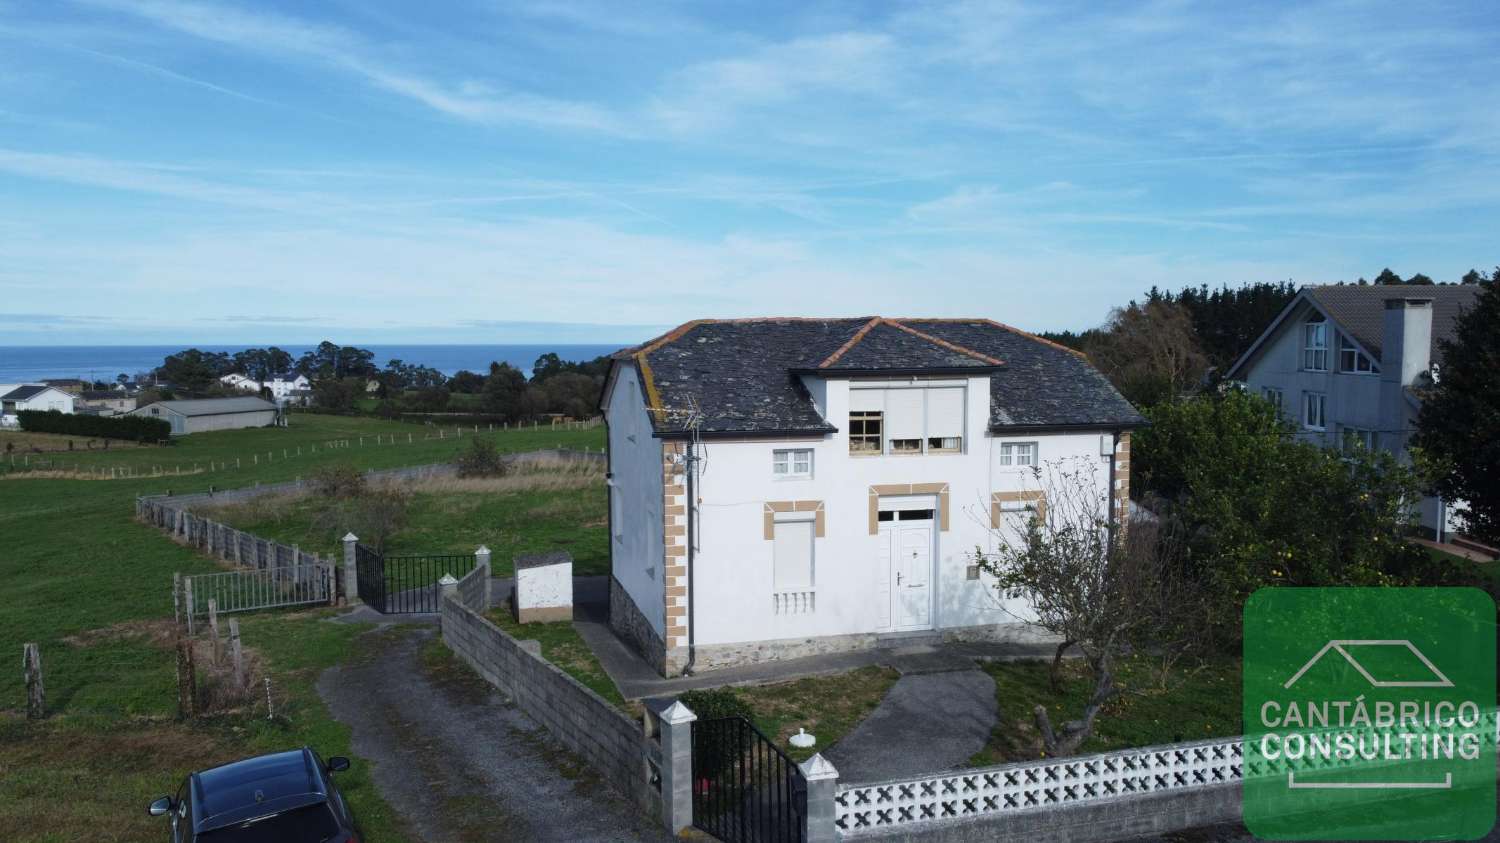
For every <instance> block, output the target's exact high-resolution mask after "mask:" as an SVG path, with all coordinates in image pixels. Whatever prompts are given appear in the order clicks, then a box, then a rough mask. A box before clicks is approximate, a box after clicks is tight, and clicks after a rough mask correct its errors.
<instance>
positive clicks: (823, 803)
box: [798, 752, 839, 843]
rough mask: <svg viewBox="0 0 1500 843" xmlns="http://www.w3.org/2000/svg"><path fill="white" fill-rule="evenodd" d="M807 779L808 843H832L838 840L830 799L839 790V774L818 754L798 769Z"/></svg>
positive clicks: (831, 799) (831, 800)
mask: <svg viewBox="0 0 1500 843" xmlns="http://www.w3.org/2000/svg"><path fill="white" fill-rule="evenodd" d="M798 766H799V767H800V768H801V769H802V777H803V778H805V779H807V815H806V816H807V837H806V838H805V839H806V841H807V843H834V841H836V840H838V839H839V831H838V827H837V826H835V825H834V807H833V797H834V795H835V794H836V792H837V791H838V787H839V771H838V770H837V769H835V768H834V766H833V765H832V764H830V763H828V759H827V758H824V757H823V754H822V753H821V752H820V753H818V754H817V755H814V756H813V757H811V758H809V759H807V760H806V761H803V762H802V763H801V764H800V765H798Z"/></svg>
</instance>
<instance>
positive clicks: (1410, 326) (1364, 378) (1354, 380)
mask: <svg viewBox="0 0 1500 843" xmlns="http://www.w3.org/2000/svg"><path fill="white" fill-rule="evenodd" d="M1478 296H1479V288H1478V287H1475V286H1472V285H1466V286H1447V285H1444V286H1431V287H1428V286H1422V287H1412V286H1385V285H1379V286H1373V285H1372V286H1362V285H1330V286H1321V287H1304V288H1302V290H1301V291H1299V292H1298V293H1297V295H1296V297H1295V298H1293V299H1292V301H1291V302H1290V303H1288V304H1287V306H1286V307H1285V308H1284V309H1283V310H1282V311H1281V313H1280V314H1278V315H1277V317H1276V318H1275V319H1274V320H1273V321H1272V322H1271V324H1270V326H1268V327H1267V328H1266V330H1265V331H1264V332H1263V333H1262V334H1261V335H1260V338H1259V339H1257V340H1256V341H1255V343H1254V344H1253V345H1251V346H1250V349H1249V350H1248V351H1246V352H1245V354H1244V356H1242V357H1241V358H1240V359H1239V360H1238V361H1236V362H1235V364H1234V366H1233V367H1232V368H1231V369H1230V370H1229V373H1228V377H1229V378H1230V379H1232V380H1237V381H1242V382H1243V383H1244V384H1245V386H1246V388H1248V389H1249V390H1251V391H1252V392H1254V393H1256V394H1258V395H1263V396H1265V397H1266V398H1268V399H1270V400H1271V401H1272V402H1274V403H1275V404H1276V405H1277V406H1278V407H1280V408H1281V410H1282V412H1283V413H1285V414H1286V415H1287V416H1288V417H1289V418H1290V419H1291V420H1292V421H1293V422H1294V423H1295V424H1296V425H1297V427H1298V429H1299V435H1301V436H1303V437H1305V438H1307V439H1309V440H1311V441H1314V442H1316V443H1318V444H1319V445H1323V446H1325V447H1330V448H1349V447H1363V448H1384V449H1386V450H1388V451H1390V452H1392V453H1393V454H1395V455H1397V456H1398V457H1401V458H1403V459H1405V458H1407V456H1408V454H1407V443H1408V441H1409V440H1410V439H1411V436H1412V433H1413V432H1414V431H1413V429H1414V428H1415V426H1416V419H1417V412H1418V410H1419V409H1420V408H1421V405H1422V391H1423V388H1424V387H1427V386H1431V385H1432V383H1433V382H1434V381H1435V380H1436V379H1437V378H1439V377H1441V376H1442V375H1441V371H1442V348H1441V346H1440V345H1439V341H1440V340H1442V339H1451V338H1452V337H1453V335H1454V326H1455V323H1456V322H1457V320H1458V316H1459V314H1460V313H1462V312H1463V311H1464V310H1465V309H1466V308H1468V307H1471V306H1473V304H1474V301H1475V299H1477V298H1478ZM1452 509H1453V508H1452V506H1451V505H1450V504H1448V503H1445V502H1444V501H1442V500H1440V499H1438V498H1428V499H1426V500H1425V501H1423V503H1422V506H1421V512H1420V520H1421V524H1422V527H1423V528H1424V529H1425V530H1427V531H1429V532H1431V533H1432V534H1433V535H1435V536H1437V537H1439V538H1446V537H1447V535H1448V534H1449V533H1451V532H1453V531H1455V530H1458V529H1460V528H1461V526H1462V525H1460V524H1459V523H1457V519H1456V518H1455V517H1454V516H1453V514H1452Z"/></svg>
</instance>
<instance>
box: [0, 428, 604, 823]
mask: <svg viewBox="0 0 1500 843" xmlns="http://www.w3.org/2000/svg"><path fill="white" fill-rule="evenodd" d="M422 432H424V428H420V427H415V426H412V425H405V424H400V423H394V422H383V421H379V420H374V419H366V418H353V417H335V416H315V415H305V416H304V415H298V416H294V417H293V419H292V426H291V427H289V428H285V429H263V430H243V431H223V432H217V433H205V434H195V435H193V436H190V437H187V438H185V439H183V440H182V441H181V442H179V443H178V444H177V445H175V446H172V447H169V448H139V449H135V448H131V449H125V450H119V451H116V450H114V449H111V451H109V452H92V453H81V454H74V455H69V456H68V457H67V458H68V459H69V460H74V461H77V462H78V463H79V464H80V467H81V468H87V467H89V466H97V465H103V466H110V465H115V466H124V465H129V466H134V467H136V468H138V469H139V468H141V467H143V466H144V467H146V468H147V469H148V470H149V467H150V466H151V465H153V464H161V463H164V462H165V461H166V459H165V458H166V455H170V456H171V457H172V458H175V459H176V460H177V461H178V462H179V463H188V464H191V463H192V462H194V461H196V462H198V463H200V464H203V463H208V462H215V463H229V464H231V465H232V463H233V460H234V458H235V457H236V456H242V457H243V456H244V455H248V454H250V453H255V452H259V453H271V452H275V453H276V454H277V455H278V456H277V458H275V459H273V460H272V461H271V462H270V463H269V464H266V463H265V462H264V461H262V462H261V463H260V464H259V465H256V466H255V467H253V468H244V467H242V468H241V469H239V470H234V469H232V468H231V469H228V470H225V471H220V472H215V473H213V474H207V473H203V474H198V475H192V476H182V477H176V476H172V477H158V478H139V479H130V480H63V479H47V478H34V477H29V476H27V475H20V474H18V475H9V476H7V477H4V478H0V534H3V535H5V537H6V538H5V550H4V552H3V553H0V589H3V593H5V595H6V598H7V599H6V601H5V603H4V606H3V608H0V650H3V651H4V652H8V653H10V654H11V655H10V656H9V657H8V658H14V659H16V660H17V662H18V661H19V653H20V648H21V644H22V643H23V642H27V641H35V642H38V643H39V644H40V645H41V651H42V659H43V664H44V666H45V671H46V687H47V701H48V711H49V717H48V719H47V720H45V721H42V722H41V723H28V722H26V721H24V720H22V719H21V718H20V716H19V713H18V712H19V710H20V709H21V707H22V706H23V705H24V689H23V687H22V681H21V675H20V671H19V670H6V671H0V840H6V841H71V840H77V839H79V836H80V835H79V832H80V830H81V829H89V832H88V837H89V839H91V840H102V841H109V840H118V841H127V840H128V841H136V840H149V839H160V838H161V837H162V836H163V835H164V833H165V829H164V827H163V825H162V823H161V822H160V821H159V820H156V819H153V818H150V817H147V816H146V813H145V811H144V806H145V804H146V802H148V801H149V800H150V799H152V798H154V797H156V796H158V795H161V794H164V793H168V792H170V791H172V790H173V789H174V787H175V784H176V782H177V780H178V779H179V777H180V776H181V775H182V774H183V773H185V772H186V771H187V770H189V769H193V768H199V767H203V766H207V765H209V764H212V763H215V762H218V761H222V760H226V759H229V758H233V757H237V756H240V755H244V754H249V753H254V752H258V751H264V750H269V749H274V748H285V747H290V746H297V745H300V744H303V743H307V744H311V745H313V746H315V747H316V748H317V749H318V750H319V751H321V752H322V753H323V754H325V755H333V754H345V755H347V754H350V752H349V734H348V730H347V729H345V728H344V727H343V726H341V725H339V724H338V723H336V722H335V721H333V720H332V719H331V718H330V717H329V715H328V712H327V711H326V709H325V708H324V707H323V705H322V703H321V702H320V701H319V699H318V698H317V696H316V694H315V693H314V692H313V688H312V683H313V681H314V680H315V678H316V676H317V675H318V673H320V672H321V670H322V669H323V668H325V667H327V666H329V665H331V664H334V663H337V662H338V661H340V660H344V659H347V658H349V656H350V654H351V652H352V649H353V648H352V646H351V642H352V639H353V637H354V636H355V635H356V634H358V633H359V632H360V630H359V629H358V628H357V627H350V626H345V625H341V624H331V623H326V622H325V621H324V616H325V615H326V611H314V612H300V613H294V614H288V613H267V614H262V615H258V616H246V617H243V618H242V621H241V623H242V630H243V638H244V641H245V644H246V646H247V647H250V648H253V649H254V650H255V651H256V652H257V654H258V656H259V657H260V658H261V659H262V660H263V662H264V664H265V666H266V670H267V672H268V674H269V675H270V677H271V679H272V682H273V686H274V693H275V694H276V696H277V698H278V699H279V700H280V701H281V702H280V703H278V711H277V714H278V717H277V719H276V720H274V721H267V720H265V719H264V710H263V709H262V710H261V712H260V713H259V715H256V714H255V713H254V712H252V711H246V712H241V713H239V714H229V715H224V716H219V717H213V718H204V719H202V720H200V721H199V722H196V723H193V724H187V725H184V724H178V723H176V722H175V720H174V713H175V698H176V696H175V683H174V679H173V675H174V674H173V657H172V654H171V652H170V648H169V647H167V646H165V645H164V640H163V639H164V636H163V634H162V632H161V627H162V620H163V619H164V618H169V617H170V615H171V594H170V584H171V580H172V573H173V572H176V571H181V572H184V573H193V572H208V571H211V570H214V564H213V563H212V562H210V561H209V560H208V559H206V558H204V557H202V556H200V555H198V554H196V553H194V552H192V551H190V550H188V549H187V548H184V547H181V546H179V545H177V544H174V543H173V542H172V541H170V540H169V539H167V538H166V537H165V535H163V534H162V533H161V532H160V531H158V530H155V529H153V528H150V527H147V526H145V525H141V524H137V523H136V522H135V521H134V520H133V518H132V515H133V511H134V510H133V504H132V502H133V499H134V497H135V496H136V495H138V494H156V493H162V492H165V491H167V490H168V489H172V490H174V491H181V492H188V491H197V490H199V489H203V488H205V487H206V486H207V485H209V484H210V483H212V484H214V485H217V486H219V487H221V488H224V487H231V486H243V485H250V484H253V483H255V482H262V483H269V482H277V481H283V480H290V479H293V478H295V477H297V476H299V475H301V474H305V473H307V472H309V471H311V470H312V469H313V468H315V467H316V466H318V465H321V464H325V463H331V462H336V461H353V462H355V463H356V464H357V465H359V466H360V467H362V468H386V467H393V466H398V465H412V464H419V463H429V462H440V461H446V460H448V459H451V458H452V457H453V456H454V455H455V454H456V453H457V451H458V449H459V448H461V447H464V446H465V445H466V444H467V438H465V439H454V438H452V437H451V435H450V436H448V437H446V438H444V439H441V440H439V439H430V440H423V439H421V438H420V435H421V433H422ZM408 433H415V434H417V435H416V436H414V437H413V442H412V443H410V444H407V443H406V442H405V441H404V440H405V437H406V434H408ZM393 435H394V436H395V437H396V444H385V445H378V446H377V445H375V444H374V440H375V437H376V436H379V437H381V439H382V441H384V442H389V441H390V437H391V436H393ZM360 437H364V438H365V441H366V444H365V445H364V446H362V447H361V446H359V445H358V444H351V446H350V447H349V448H342V449H337V450H326V449H324V448H322V447H321V443H325V442H328V441H332V440H335V439H345V440H350V441H351V443H358V442H359V440H360ZM466 437H467V434H466ZM494 438H495V441H496V442H497V443H498V444H499V446H500V448H501V449H503V450H505V451H525V450H533V449H536V448H545V447H555V446H557V445H559V444H561V445H564V446H569V447H578V448H582V447H584V446H589V447H591V448H595V449H597V448H599V447H601V445H602V444H603V431H602V429H599V428H594V429H591V430H569V431H565V430H546V429H544V430H540V431H507V432H504V433H496V434H494ZM315 445H318V446H320V447H319V450H318V452H317V453H313V452H312V448H313V446H315ZM299 446H300V447H302V448H303V456H301V457H289V458H287V459H285V460H283V459H280V458H279V454H280V452H281V449H283V448H285V449H287V451H288V453H294V452H295V449H296V448H297V447H299ZM341 785H342V787H343V788H344V793H345V795H346V796H347V798H348V799H349V801H350V803H351V804H352V805H353V807H354V810H355V811H356V812H357V813H358V814H359V816H360V817H361V820H362V822H363V823H364V824H365V827H366V831H367V838H368V839H369V840H372V841H376V843H380V841H399V840H404V839H406V837H405V836H404V834H403V833H402V830H401V828H400V826H399V822H398V821H397V820H396V818H395V817H393V816H392V814H391V812H390V810H389V808H388V807H387V806H386V805H385V804H384V802H383V800H381V798H380V796H379V794H378V793H377V792H376V791H375V789H374V787H373V785H372V783H371V781H370V778H369V770H368V767H367V766H366V765H365V764H364V763H363V762H361V761H360V760H359V759H357V758H356V759H355V764H354V768H353V769H352V770H351V771H350V772H349V773H347V774H345V776H344V777H343V778H342V779H341ZM59 794H67V798H59Z"/></svg>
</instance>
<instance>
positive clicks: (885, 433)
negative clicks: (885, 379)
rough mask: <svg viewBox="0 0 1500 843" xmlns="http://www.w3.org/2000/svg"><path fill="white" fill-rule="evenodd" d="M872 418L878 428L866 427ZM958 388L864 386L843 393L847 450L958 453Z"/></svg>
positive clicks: (961, 414) (961, 401)
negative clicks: (846, 406)
mask: <svg viewBox="0 0 1500 843" xmlns="http://www.w3.org/2000/svg"><path fill="white" fill-rule="evenodd" d="M872 419H874V420H875V421H876V424H877V425H878V429H877V430H876V431H874V432H872V431H871V430H870V422H871V420H872ZM963 437H964V387H962V386H920V385H919V386H901V387H893V386H879V387H875V386H864V387H855V388H852V389H850V391H849V452H850V453H853V454H894V455H915V454H957V453H962V452H963V442H964V439H963Z"/></svg>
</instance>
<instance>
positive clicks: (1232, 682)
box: [970, 659, 1240, 766]
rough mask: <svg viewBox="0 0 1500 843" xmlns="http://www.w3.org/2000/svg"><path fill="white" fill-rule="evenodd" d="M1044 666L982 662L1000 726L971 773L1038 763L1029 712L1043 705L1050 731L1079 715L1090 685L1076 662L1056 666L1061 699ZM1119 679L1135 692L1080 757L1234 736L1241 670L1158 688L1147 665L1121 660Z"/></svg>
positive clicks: (1203, 671) (1109, 710)
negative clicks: (991, 767) (1060, 669)
mask: <svg viewBox="0 0 1500 843" xmlns="http://www.w3.org/2000/svg"><path fill="white" fill-rule="evenodd" d="M1049 667H1050V664H1049V663H1047V662H1039V661H1019V662H986V663H985V665H984V669H985V670H986V671H987V672H988V673H989V674H990V675H991V676H993V677H994V678H995V695H996V698H997V700H998V701H999V706H1000V722H999V725H997V726H996V727H995V731H994V733H993V734H992V735H991V736H990V742H989V745H988V746H986V747H985V748H984V750H983V751H981V752H980V753H979V754H978V755H976V756H974V758H972V759H970V763H971V764H973V765H975V766H982V765H988V764H1000V763H1003V762H1006V761H1030V760H1034V759H1037V758H1041V757H1043V752H1042V744H1041V738H1040V737H1039V736H1038V734H1037V731H1036V726H1035V724H1034V721H1033V720H1032V715H1031V712H1032V709H1033V708H1035V707H1036V706H1037V705H1045V706H1046V707H1047V710H1048V714H1049V715H1050V716H1051V718H1052V722H1053V723H1054V724H1061V723H1063V722H1066V721H1067V720H1071V719H1074V718H1076V717H1077V716H1078V715H1079V714H1080V713H1082V711H1083V704H1084V702H1085V700H1087V699H1088V696H1089V692H1090V691H1091V690H1092V684H1091V683H1090V682H1089V680H1088V678H1087V676H1086V673H1085V668H1084V665H1083V664H1082V663H1080V662H1079V661H1078V660H1076V659H1074V660H1069V661H1066V662H1064V663H1063V683H1062V693H1060V694H1059V693H1054V692H1053V691H1052V688H1051V686H1050V684H1049V682H1048V676H1047V674H1048V669H1049ZM1118 673H1119V675H1120V676H1121V677H1122V678H1123V679H1124V680H1125V681H1126V682H1127V683H1128V684H1130V685H1131V686H1132V687H1136V688H1137V690H1136V691H1133V692H1131V693H1127V694H1122V695H1120V696H1117V697H1115V698H1114V699H1113V700H1111V701H1110V702H1109V703H1108V704H1107V705H1105V707H1104V710H1103V711H1102V712H1101V713H1100V715H1099V718H1098V719H1097V720H1096V721H1095V726H1094V734H1093V736H1091V737H1090V738H1089V739H1088V740H1087V741H1085V742H1084V744H1083V746H1082V747H1081V748H1080V749H1079V752H1081V753H1088V752H1103V751H1105V750H1110V749H1119V748H1121V747H1130V746H1151V745H1153V744H1163V743H1175V742H1178V741H1192V740H1203V739H1205V738H1218V737H1229V736H1233V735H1238V734H1239V733H1240V664H1239V662H1238V661H1233V660H1225V661H1219V662H1211V663H1209V664H1207V665H1206V666H1204V667H1202V668H1200V669H1196V670H1194V669H1186V668H1185V669H1180V670H1179V671H1178V672H1177V673H1176V674H1175V675H1174V676H1173V677H1172V678H1171V679H1170V680H1169V681H1168V683H1167V685H1166V687H1161V686H1160V684H1159V683H1153V682H1151V681H1150V676H1151V673H1150V665H1149V664H1147V663H1146V662H1144V661H1132V660H1127V661H1125V662H1122V663H1121V664H1120V665H1119V667H1118Z"/></svg>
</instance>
